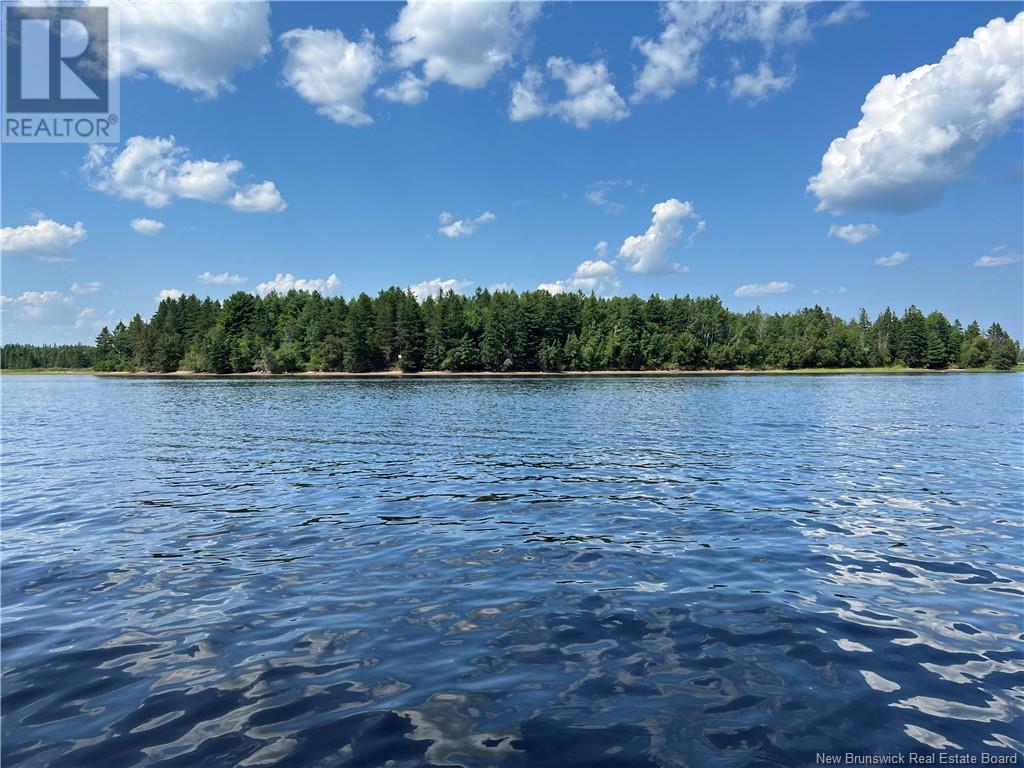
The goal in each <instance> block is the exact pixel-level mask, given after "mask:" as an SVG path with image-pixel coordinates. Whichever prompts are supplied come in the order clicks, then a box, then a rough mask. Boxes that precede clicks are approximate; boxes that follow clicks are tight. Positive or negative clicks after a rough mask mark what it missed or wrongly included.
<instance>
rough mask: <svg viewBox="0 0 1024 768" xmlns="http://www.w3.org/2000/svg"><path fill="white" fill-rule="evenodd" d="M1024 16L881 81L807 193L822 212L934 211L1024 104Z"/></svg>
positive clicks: (982, 31) (987, 27)
mask: <svg viewBox="0 0 1024 768" xmlns="http://www.w3.org/2000/svg"><path fill="white" fill-rule="evenodd" d="M1022 38H1024V13H1020V14H1018V15H1017V16H1016V18H1014V19H1013V20H1011V21H1006V20H1004V19H1002V18H996V19H993V20H992V21H990V22H989V23H988V24H987V25H985V26H984V27H979V28H978V29H976V30H975V31H974V34H973V35H972V36H971V37H964V38H961V39H960V40H959V41H958V42H957V43H956V45H954V46H953V47H952V48H950V49H949V51H947V52H946V54H945V55H944V56H943V57H942V58H941V59H940V60H939V62H938V63H936V64H926V65H924V66H921V67H918V68H917V69H915V70H913V71H911V72H907V73H904V74H902V75H899V76H896V75H886V76H885V77H883V78H882V79H881V80H879V81H878V83H877V84H876V85H875V86H874V87H873V88H872V89H871V90H870V91H869V92H868V95H867V98H866V99H865V100H864V104H863V106H861V112H862V113H863V117H862V118H861V120H860V122H859V123H858V124H857V126H856V127H855V128H853V129H851V130H850V131H849V132H848V133H847V134H846V136H845V137H843V138H838V139H835V140H834V141H832V143H831V144H830V145H829V148H828V151H827V152H825V155H824V157H822V160H821V171H820V172H819V173H818V174H817V175H816V176H814V177H812V178H811V179H810V181H809V183H808V187H807V188H808V190H810V191H811V192H813V193H814V194H815V195H816V196H817V198H818V201H819V202H818V210H820V211H830V212H832V213H846V212H850V211H868V210H876V211H891V212H896V213H906V212H910V211H917V210H921V209H922V208H927V207H929V206H931V205H935V204H936V203H937V202H938V201H939V200H940V199H941V198H942V195H943V193H944V191H945V189H946V187H947V186H949V185H950V184H952V183H954V182H956V181H959V180H961V179H963V178H964V177H965V176H966V175H967V174H968V172H969V171H970V168H971V165H972V164H973V163H974V159H975V157H977V155H978V153H979V152H980V151H981V150H982V149H984V148H985V147H986V146H988V144H990V143H991V142H992V141H994V140H995V139H997V138H999V137H1000V136H1002V135H1003V134H1005V133H1006V132H1007V131H1008V130H1009V129H1010V126H1011V125H1012V124H1013V123H1014V121H1015V120H1018V119H1019V117H1020V112H1021V108H1022V107H1024V46H1022V45H1021V39H1022Z"/></svg>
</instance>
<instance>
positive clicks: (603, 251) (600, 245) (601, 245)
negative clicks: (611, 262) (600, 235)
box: [594, 240, 608, 259]
mask: <svg viewBox="0 0 1024 768" xmlns="http://www.w3.org/2000/svg"><path fill="white" fill-rule="evenodd" d="M594 255H596V256H597V258H599V259H603V258H604V257H605V256H607V255H608V241H607V240H599V241H598V242H597V244H596V245H595V246H594Z"/></svg>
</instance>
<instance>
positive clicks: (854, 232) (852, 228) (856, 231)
mask: <svg viewBox="0 0 1024 768" xmlns="http://www.w3.org/2000/svg"><path fill="white" fill-rule="evenodd" d="M879 232H880V230H879V229H878V227H876V226H875V225H874V224H843V225H842V226H841V227H839V226H836V225H835V224H833V225H832V226H831V227H829V228H828V236H829V237H838V238H839V239H840V240H845V241H846V242H848V243H849V244H850V245H859V244H860V243H863V242H864V241H865V240H868V239H870V238H872V237H874V236H875V235H877V234H879Z"/></svg>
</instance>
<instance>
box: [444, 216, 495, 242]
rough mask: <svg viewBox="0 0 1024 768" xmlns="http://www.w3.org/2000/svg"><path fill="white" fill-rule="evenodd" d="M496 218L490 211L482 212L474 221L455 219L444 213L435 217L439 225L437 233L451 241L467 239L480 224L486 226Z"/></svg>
mask: <svg viewBox="0 0 1024 768" xmlns="http://www.w3.org/2000/svg"><path fill="white" fill-rule="evenodd" d="M496 218H497V216H495V215H494V214H493V213H491V212H490V211H484V212H483V213H481V214H480V215H479V216H477V217H476V218H475V219H456V218H455V216H454V214H451V213H448V211H444V212H443V213H442V214H441V215H440V216H438V217H437V220H438V222H439V223H440V224H441V226H440V227H438V228H437V232H438V234H441V235H444V236H445V237H447V238H451V239H452V240H455V239H457V238H460V237H469V236H470V235H472V234H473V233H474V232H476V229H477V227H479V226H480V225H481V224H487V223H489V222H492V221H494V220H495V219H496Z"/></svg>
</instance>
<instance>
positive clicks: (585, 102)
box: [508, 56, 629, 128]
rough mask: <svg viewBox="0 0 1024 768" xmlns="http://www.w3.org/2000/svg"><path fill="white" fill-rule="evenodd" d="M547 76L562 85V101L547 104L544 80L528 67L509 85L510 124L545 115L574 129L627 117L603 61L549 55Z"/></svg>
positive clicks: (535, 70) (627, 112)
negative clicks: (510, 98) (562, 121)
mask: <svg viewBox="0 0 1024 768" xmlns="http://www.w3.org/2000/svg"><path fill="white" fill-rule="evenodd" d="M547 69H548V75H549V76H550V77H551V78H552V79H554V80H559V81H561V82H562V84H563V86H564V89H565V96H564V98H562V99H560V100H558V101H554V102H551V103H548V101H547V97H546V96H545V94H544V93H543V90H542V88H543V83H544V77H543V75H542V74H541V73H540V71H539V70H538V69H536V68H534V67H528V68H527V69H526V71H525V72H524V73H523V79H522V80H520V81H519V82H518V83H515V84H514V85H513V86H512V100H511V102H510V103H509V108H508V115H509V118H510V119H511V120H513V121H514V122H522V121H524V120H532V119H534V118H537V117H544V116H546V115H550V116H554V117H559V118H561V119H562V120H564V121H565V122H567V123H572V124H573V125H575V126H576V127H577V128H589V127H590V124H591V123H593V122H598V121H604V122H617V121H619V120H625V119H626V118H627V117H629V107H627V106H626V102H625V101H623V99H622V97H621V96H620V95H619V92H618V91H617V90H615V86H614V85H613V84H612V82H611V75H610V74H609V72H608V66H607V65H606V64H605V63H604V61H601V60H598V61H595V62H592V63H589V64H588V63H582V64H579V63H577V62H575V61H573V60H572V59H566V58H562V57H559V56H552V57H551V58H550V59H548V62H547Z"/></svg>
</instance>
